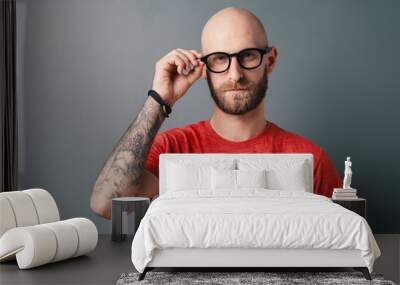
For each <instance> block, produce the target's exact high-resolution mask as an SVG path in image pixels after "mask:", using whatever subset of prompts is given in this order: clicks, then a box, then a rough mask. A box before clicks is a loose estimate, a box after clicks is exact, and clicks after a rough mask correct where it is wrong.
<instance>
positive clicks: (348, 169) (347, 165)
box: [343, 156, 353, 189]
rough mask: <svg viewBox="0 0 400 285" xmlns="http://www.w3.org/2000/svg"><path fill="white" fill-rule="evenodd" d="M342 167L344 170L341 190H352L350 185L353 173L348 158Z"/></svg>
mask: <svg viewBox="0 0 400 285" xmlns="http://www.w3.org/2000/svg"><path fill="white" fill-rule="evenodd" d="M344 166H345V169H344V179H343V189H352V188H351V186H350V184H351V176H352V175H353V171H352V170H351V161H350V156H348V157H347V160H346V161H345V162H344Z"/></svg>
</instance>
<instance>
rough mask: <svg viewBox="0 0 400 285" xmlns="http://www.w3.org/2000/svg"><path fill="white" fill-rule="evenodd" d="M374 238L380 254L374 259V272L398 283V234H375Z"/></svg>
mask: <svg viewBox="0 0 400 285" xmlns="http://www.w3.org/2000/svg"><path fill="white" fill-rule="evenodd" d="M375 239H376V242H377V243H378V245H379V248H380V250H381V252H382V255H381V256H380V257H379V258H378V259H377V260H376V261H375V264H374V272H376V273H382V274H383V275H384V276H385V279H389V280H392V281H393V282H394V283H396V284H400V234H376V235H375Z"/></svg>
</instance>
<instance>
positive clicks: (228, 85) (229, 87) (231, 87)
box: [219, 83, 253, 91]
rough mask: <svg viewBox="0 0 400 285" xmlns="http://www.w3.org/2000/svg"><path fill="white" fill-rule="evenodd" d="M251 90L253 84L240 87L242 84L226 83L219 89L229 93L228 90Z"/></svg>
mask: <svg viewBox="0 0 400 285" xmlns="http://www.w3.org/2000/svg"><path fill="white" fill-rule="evenodd" d="M252 88H253V84H251V83H248V84H246V85H242V84H232V83H226V84H223V85H222V86H221V87H220V88H219V89H220V90H223V91H229V90H240V89H243V90H245V89H246V90H247V89H252Z"/></svg>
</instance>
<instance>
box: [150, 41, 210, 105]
mask: <svg viewBox="0 0 400 285" xmlns="http://www.w3.org/2000/svg"><path fill="white" fill-rule="evenodd" d="M200 57H201V53H199V52H197V51H196V50H185V49H180V48H178V49H174V50H172V51H171V52H169V53H168V54H167V55H165V56H164V57H163V58H161V59H160V60H159V61H157V63H156V70H155V74H154V80H153V87H152V89H154V90H155V91H156V92H157V93H158V94H160V96H161V98H162V99H163V100H165V101H166V102H167V103H168V104H170V106H172V105H174V104H175V102H176V101H178V99H179V98H181V97H182V96H183V95H184V94H185V93H186V91H187V90H188V89H189V88H190V87H191V86H192V85H193V83H194V82H196V80H197V79H199V78H200V76H201V74H202V71H203V68H204V63H203V62H202V61H200Z"/></svg>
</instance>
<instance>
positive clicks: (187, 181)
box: [167, 162, 210, 191]
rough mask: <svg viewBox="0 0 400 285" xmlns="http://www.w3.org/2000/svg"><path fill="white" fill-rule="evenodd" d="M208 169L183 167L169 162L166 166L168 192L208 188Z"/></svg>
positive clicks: (204, 167) (203, 167)
mask: <svg viewBox="0 0 400 285" xmlns="http://www.w3.org/2000/svg"><path fill="white" fill-rule="evenodd" d="M209 176H210V167H207V166H201V167H199V166H190V167H187V166H184V165H181V164H177V163H173V162H170V163H169V164H168V179H167V188H168V191H183V190H187V189H193V188H198V189H205V188H210V184H209V181H210V179H209Z"/></svg>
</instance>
